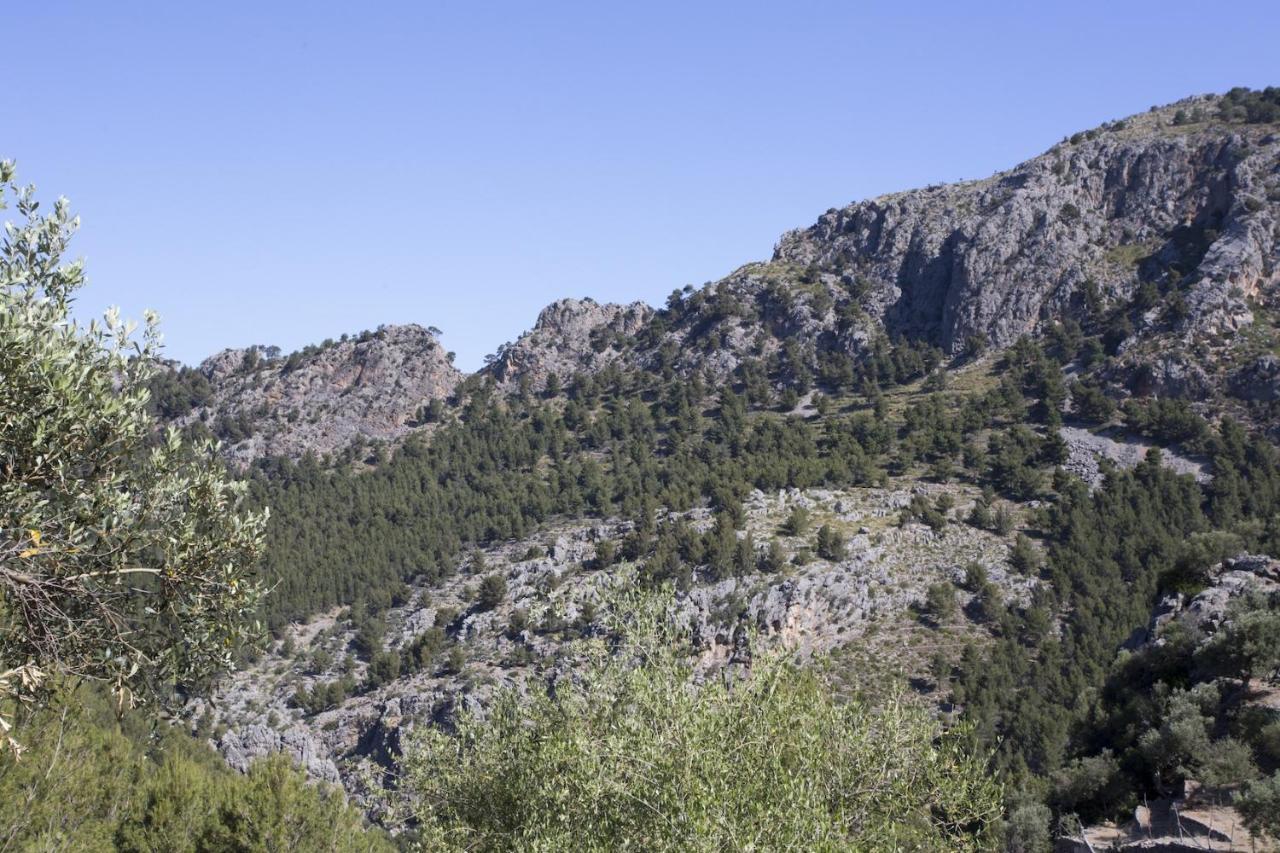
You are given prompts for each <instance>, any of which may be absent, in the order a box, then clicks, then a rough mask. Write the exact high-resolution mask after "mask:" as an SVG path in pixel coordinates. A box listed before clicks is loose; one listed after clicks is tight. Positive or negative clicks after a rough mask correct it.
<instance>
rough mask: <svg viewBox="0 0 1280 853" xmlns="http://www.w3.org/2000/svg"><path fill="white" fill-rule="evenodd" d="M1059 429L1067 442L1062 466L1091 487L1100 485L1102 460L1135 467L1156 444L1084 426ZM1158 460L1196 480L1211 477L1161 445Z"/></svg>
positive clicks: (1200, 466) (1203, 468) (1203, 467)
mask: <svg viewBox="0 0 1280 853" xmlns="http://www.w3.org/2000/svg"><path fill="white" fill-rule="evenodd" d="M1058 433H1059V434H1060V435H1061V436H1062V440H1063V441H1064V442H1066V445H1067V461H1066V462H1065V463H1063V466H1062V467H1063V468H1064V469H1065V470H1066V471H1068V472H1069V473H1072V474H1075V475H1076V476H1077V477H1079V478H1080V479H1082V480H1084V481H1085V482H1086V483H1088V484H1089V485H1090V486H1092V487H1094V488H1096V487H1098V486H1100V485H1102V480H1103V467H1102V466H1103V463H1104V462H1109V463H1111V464H1113V465H1116V466H1117V467H1120V468H1134V467H1136V466H1137V465H1138V463H1140V462H1142V460H1144V459H1145V458H1146V456H1147V451H1149V450H1150V449H1151V448H1152V447H1154V446H1155V445H1153V444H1151V443H1150V442H1147V441H1144V440H1143V439H1141V438H1139V437H1137V436H1133V435H1125V434H1123V433H1096V432H1091V431H1089V430H1087V429H1084V428H1083V427H1074V426H1064V427H1060V428H1059V430H1058ZM1160 461H1161V464H1163V465H1164V466H1165V467H1166V468H1168V469H1169V470H1171V471H1175V472H1177V473H1179V474H1190V475H1191V476H1193V477H1195V478H1196V480H1198V481H1199V482H1202V483H1207V482H1208V481H1209V480H1210V479H1211V475H1210V472H1209V470H1208V467H1207V465H1205V464H1204V463H1201V462H1197V461H1196V460H1194V459H1190V458H1188V457H1186V456H1182V455H1179V454H1178V453H1176V452H1174V451H1173V450H1170V449H1169V448H1163V449H1161V451H1160Z"/></svg>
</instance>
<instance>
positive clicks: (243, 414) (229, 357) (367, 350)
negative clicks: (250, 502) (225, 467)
mask: <svg viewBox="0 0 1280 853" xmlns="http://www.w3.org/2000/svg"><path fill="white" fill-rule="evenodd" d="M199 369H200V371H201V372H202V373H204V375H205V376H206V378H207V379H208V380H209V384H210V386H211V388H212V389H213V396H212V399H211V400H210V401H209V402H208V403H207V404H206V405H204V406H202V407H200V408H198V409H196V410H195V411H193V412H191V413H190V414H188V415H186V416H185V417H184V418H182V419H181V420H180V421H179V425H186V424H190V423H194V422H202V423H204V424H205V425H206V426H208V427H209V428H210V429H211V430H212V431H213V432H214V434H215V435H217V436H218V437H219V438H221V439H222V440H223V443H224V452H225V455H226V457H227V458H228V459H229V460H230V461H232V462H233V463H238V464H244V463H247V462H249V461H251V460H253V459H254V458H257V457H259V456H268V455H272V456H288V457H293V458H298V457H300V456H302V455H303V454H304V453H306V452H311V453H314V454H316V455H317V456H322V455H324V454H327V453H334V452H336V451H339V450H342V449H344V448H346V447H347V446H349V445H350V444H351V443H352V442H353V441H356V440H362V441H382V442H386V441H394V440H396V439H398V438H400V437H401V436H403V435H405V434H406V433H407V432H408V431H409V430H411V429H413V428H414V427H415V426H417V425H418V424H417V421H416V416H417V413H418V412H419V410H420V409H421V408H422V407H423V406H424V405H425V404H427V403H428V402H430V401H431V400H442V399H445V398H447V397H448V396H449V395H450V394H452V393H453V390H454V388H455V387H456V386H457V384H458V383H459V382H460V381H461V380H462V373H460V372H459V371H458V370H457V369H456V368H454V366H453V364H452V362H451V360H450V358H449V357H448V355H447V353H445V351H444V349H443V348H442V347H441V346H440V343H439V342H438V341H437V340H436V337H435V335H434V334H433V333H432V332H431V331H428V330H427V329H424V328H422V327H420V326H412V325H410V326H383V327H382V328H380V329H378V330H377V331H376V332H366V333H364V334H361V335H358V336H356V337H353V338H348V339H344V340H342V341H338V342H332V343H329V344H327V345H325V346H322V347H316V348H310V349H309V350H304V351H303V352H301V353H295V354H293V355H290V356H288V357H281V356H280V355H279V353H278V350H275V349H274V348H261V347H254V348H250V349H247V350H225V351H223V352H221V353H218V354H217V355H215V356H213V357H211V358H209V359H207V360H206V361H205V362H204V363H202V364H201V365H200V368H199Z"/></svg>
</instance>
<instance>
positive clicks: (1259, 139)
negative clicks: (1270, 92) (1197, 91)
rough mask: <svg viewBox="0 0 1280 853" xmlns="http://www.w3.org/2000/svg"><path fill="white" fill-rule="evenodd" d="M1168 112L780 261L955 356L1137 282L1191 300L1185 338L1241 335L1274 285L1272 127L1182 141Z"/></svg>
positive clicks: (900, 202) (843, 220)
mask: <svg viewBox="0 0 1280 853" xmlns="http://www.w3.org/2000/svg"><path fill="white" fill-rule="evenodd" d="M1194 105H1199V106H1202V107H1205V108H1209V109H1211V107H1210V105H1208V104H1201V103H1200V102H1199V101H1198V100H1197V101H1196V102H1195V104H1193V106H1194ZM1175 106H1176V107H1177V108H1179V109H1185V108H1186V107H1187V106H1188V102H1184V103H1183V104H1182V105H1175ZM1172 112H1173V108H1166V109H1165V110H1158V111H1154V112H1152V113H1150V114H1147V115H1141V116H1136V117H1133V118H1131V119H1128V120H1126V121H1124V122H1120V123H1116V124H1113V125H1111V126H1109V127H1104V128H1102V129H1100V130H1099V131H1097V132H1093V133H1091V134H1088V135H1082V138H1080V139H1078V140H1075V141H1066V142H1063V143H1062V144H1060V145H1056V146H1054V147H1053V148H1052V149H1050V150H1049V151H1048V152H1047V153H1045V154H1043V155H1041V156H1040V157H1036V158H1035V159H1032V160H1030V161H1028V162H1026V163H1024V164H1022V165H1020V166H1018V167H1016V168H1014V169H1012V170H1011V171H1009V172H1005V173H1002V174H999V175H996V176H994V177H992V178H989V179H986V180H982V181H973V182H968V183H961V184H955V185H949V186H938V187H931V188H928V189H924V190H916V191H912V192H904V193H897V194H894V195H889V196H884V197H881V198H877V199H872V200H870V201H865V202H859V203H857V204H853V205H850V206H849V207H845V208H842V209H839V210H831V211H828V212H827V213H826V214H825V215H823V216H822V217H821V218H819V220H818V222H817V223H816V224H814V225H813V226H811V227H809V228H807V229H803V230H800V231H794V232H791V233H789V234H787V235H785V236H784V237H783V238H782V240H781V241H780V242H779V244H778V247H777V249H776V250H775V253H774V258H775V260H779V261H788V262H792V263H796V264H803V265H817V266H819V267H824V268H835V269H839V270H841V271H842V272H845V273H847V274H853V275H856V276H858V277H860V278H861V279H862V280H863V281H865V282H866V283H867V285H868V287H869V290H868V293H867V294H866V296H865V298H864V299H863V303H862V304H863V307H864V308H865V309H866V310H867V311H868V313H870V314H872V315H873V316H875V317H877V318H878V319H880V320H881V321H882V322H883V324H884V325H885V327H886V328H887V329H889V330H890V332H891V333H900V334H905V335H909V336H918V337H925V338H928V339H930V340H933V341H935V342H937V344H938V345H940V346H942V347H943V348H944V349H945V350H948V351H950V352H958V351H960V350H961V349H962V348H963V347H964V346H965V342H966V341H967V340H969V339H970V338H974V337H976V338H978V339H981V340H984V341H986V342H988V343H990V344H993V345H995V346H1005V345H1008V344H1010V343H1012V342H1013V341H1014V340H1016V339H1017V338H1018V337H1019V336H1021V335H1023V334H1028V333H1033V332H1035V331H1036V330H1037V329H1038V328H1040V327H1041V326H1042V325H1043V324H1045V323H1046V322H1052V321H1053V320H1056V319H1060V318H1064V317H1068V316H1072V313H1073V311H1074V310H1075V309H1076V307H1078V306H1079V305H1080V304H1081V302H1082V300H1083V297H1084V295H1085V293H1086V290H1087V289H1089V288H1093V287H1095V286H1096V289H1097V290H1096V292H1097V294H1098V295H1100V296H1101V297H1102V298H1103V299H1108V300H1117V299H1124V298H1127V297H1128V296H1129V295H1130V294H1131V293H1132V292H1133V290H1134V289H1135V288H1136V287H1137V286H1138V284H1139V281H1140V280H1141V279H1148V280H1156V279H1158V280H1159V281H1160V283H1161V284H1163V285H1169V284H1171V283H1172V280H1171V276H1178V277H1179V280H1180V282H1181V283H1182V286H1183V287H1184V288H1185V293H1186V295H1185V300H1186V303H1187V306H1186V307H1187V312H1186V315H1185V317H1184V318H1183V319H1181V320H1180V321H1179V323H1180V328H1181V329H1183V330H1196V331H1197V332H1203V333H1209V332H1222V331H1231V330H1235V329H1238V328H1239V327H1241V326H1242V325H1244V324H1247V323H1249V322H1250V320H1251V317H1252V314H1251V311H1250V308H1249V306H1248V304H1247V300H1248V299H1249V298H1251V297H1254V296H1256V295H1257V294H1258V293H1259V292H1260V291H1261V290H1263V289H1268V288H1272V287H1274V285H1275V284H1276V281H1277V279H1276V274H1277V273H1276V270H1277V266H1276V260H1277V240H1276V223H1277V221H1278V217H1277V207H1278V205H1277V202H1276V200H1275V197H1274V196H1275V184H1276V178H1275V175H1274V168H1273V167H1274V163H1275V159H1276V156H1277V153H1280V138H1278V137H1277V136H1276V135H1275V134H1274V133H1272V132H1270V130H1269V128H1267V127H1257V128H1248V127H1231V128H1230V129H1225V128H1223V127H1219V126H1213V125H1203V124H1201V125H1193V126H1191V127H1176V126H1173V125H1172V122H1171V115H1172ZM1151 319H1152V322H1155V320H1156V318H1155V317H1153V318H1151Z"/></svg>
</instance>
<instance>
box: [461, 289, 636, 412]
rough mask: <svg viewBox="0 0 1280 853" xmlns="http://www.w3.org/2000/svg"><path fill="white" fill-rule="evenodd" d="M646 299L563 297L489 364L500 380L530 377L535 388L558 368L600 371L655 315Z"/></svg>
mask: <svg viewBox="0 0 1280 853" xmlns="http://www.w3.org/2000/svg"><path fill="white" fill-rule="evenodd" d="M653 313H654V312H653V309H652V308H651V307H649V306H648V305H646V304H645V303H643V302H632V303H631V304H630V305H617V304H613V303H606V304H601V303H599V302H596V301H595V300H594V299H591V298H590V297H588V298H585V299H559V300H557V301H555V302H552V303H551V304H550V305H548V306H547V307H546V308H544V309H542V311H541V312H540V313H539V314H538V319H537V322H535V323H534V326H533V328H532V329H530V330H529V331H528V332H526V333H525V334H523V335H521V336H520V338H519V339H518V340H516V342H515V343H513V344H508V345H506V346H503V347H501V348H500V349H499V350H498V352H497V353H496V354H495V355H494V356H493V358H492V360H491V361H490V364H489V366H488V367H487V368H486V370H487V371H489V372H490V373H491V374H492V375H493V376H494V378H495V379H497V380H498V382H499V384H500V385H503V386H507V387H510V386H514V385H516V384H518V383H520V382H521V381H522V380H524V381H527V382H528V383H529V385H530V387H531V388H533V389H534V390H542V389H543V388H545V387H546V384H547V378H548V377H549V376H550V374H552V373H554V374H556V375H557V377H558V378H559V379H562V380H563V379H567V378H568V377H569V376H570V375H572V374H573V373H576V372H578V371H586V372H594V371H597V370H600V369H601V368H603V367H604V366H605V365H606V364H609V363H610V362H612V361H613V360H615V359H616V358H617V357H618V355H619V352H620V347H619V346H618V344H620V343H621V342H623V341H624V340H625V339H626V338H628V337H630V336H632V335H634V334H635V333H636V332H638V331H639V330H640V329H641V328H643V327H644V325H645V324H646V323H647V322H648V321H649V320H650V319H651V318H652V316H653Z"/></svg>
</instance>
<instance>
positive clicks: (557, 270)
mask: <svg viewBox="0 0 1280 853" xmlns="http://www.w3.org/2000/svg"><path fill="white" fill-rule="evenodd" d="M3 25H4V28H5V32H6V38H5V63H4V64H5V67H6V71H7V73H6V75H5V84H6V85H5V93H6V94H5V107H4V109H3V111H2V112H0V156H3V157H11V158H15V159H17V160H18V166H19V174H20V177H21V178H22V179H24V180H27V181H34V182H36V184H37V185H38V187H39V188H40V191H41V193H42V194H43V195H44V196H45V197H50V198H51V197H53V196H55V195H59V194H61V195H66V196H68V197H70V198H71V200H72V202H73V204H74V207H75V209H76V210H77V211H78V212H79V213H80V214H81V216H82V218H83V227H82V230H81V233H80V235H79V236H78V237H77V240H76V248H77V251H78V253H79V254H81V255H83V256H84V257H85V258H86V261H87V263H88V272H89V276H90V284H89V286H88V287H87V288H86V289H85V291H84V292H83V295H82V297H81V302H80V312H81V314H82V315H85V316H87V315H90V314H94V315H96V314H97V313H99V312H100V311H101V310H102V309H103V308H105V307H106V306H108V305H120V306H121V307H122V309H123V310H124V312H125V313H126V314H128V315H130V316H138V315H139V314H140V313H141V311H142V309H143V308H147V307H150V308H154V309H156V310H158V311H159V312H160V314H161V317H162V319H163V327H164V330H165V337H166V341H167V349H168V354H169V355H170V356H172V357H175V358H180V359H182V360H184V361H188V362H195V361H198V360H200V359H201V358H203V357H205V356H207V355H209V354H211V353H212V352H214V351H216V350H218V349H221V348H222V347H225V346H243V345H246V344H250V343H274V344H278V345H280V346H282V347H283V348H284V349H285V350H291V349H295V348H297V347H300V346H302V345H304V344H306V343H309V342H314V341H319V340H321V339H323V338H325V337H329V336H335V337H336V336H337V335H339V334H341V333H342V332H355V331H359V330H361V329H365V328H373V327H376V326H377V325H379V324H381V323H399V322H417V323H421V324H423V325H436V326H439V327H441V328H442V329H443V330H444V332H445V336H444V342H445V344H446V345H447V346H448V347H449V348H450V349H452V350H455V351H456V352H457V353H458V363H459V365H460V366H462V367H464V368H468V369H473V368H475V367H477V366H478V365H480V364H481V362H482V359H483V356H484V354H485V353H488V352H491V351H493V350H494V349H495V348H496V347H497V346H498V345H499V344H501V343H502V342H504V341H507V340H512V339H514V338H515V337H516V336H517V335H518V334H519V333H520V332H521V331H522V330H524V329H525V328H527V327H528V326H529V325H531V324H532V322H533V320H534V318H535V317H536V315H537V312H538V310H539V309H540V308H541V307H542V306H544V305H545V304H546V303H548V302H550V301H552V300H553V299H556V298H558V297H561V296H592V297H594V298H596V299H597V300H600V301H631V300H635V299H643V300H646V301H649V302H652V303H661V302H662V301H663V300H664V299H665V298H666V295H667V294H668V293H670V292H671V291H672V290H673V289H675V288H677V287H681V286H683V285H685V284H688V283H692V284H702V283H703V282H705V281H708V280H713V279H715V278H718V277H720V276H722V275H724V274H725V273H727V272H729V271H731V270H732V269H734V268H735V267H737V266H739V265H740V264H742V263H745V262H747V261H750V260H758V259H763V258H767V257H768V256H769V254H770V252H771V250H772V247H773V244H774V241H775V240H776V239H777V237H778V236H779V234H781V233H782V232H783V231H784V230H786V229H788V228H793V227H797V226H803V225H806V224H808V223H810V222H811V221H812V220H814V219H815V218H816V217H817V216H818V215H819V214H820V213H821V212H822V211H824V210H826V209H827V208H829V207H833V206H838V205H843V204H846V203H848V202H850V201H853V200H856V199H859V198H865V197H868V196H874V195H877V194H880V193H883V192H889V191H893V190H897V189H906V188H909V187H913V186H919V185H923V184H928V183H933V182H938V181H951V180H957V179H961V178H974V177H982V176H985V175H989V174H991V173H992V172H994V171H996V170H999V169H1002V168H1006V167H1008V166H1011V165H1013V164H1015V163H1016V162H1018V161H1020V160H1022V159H1025V158H1027V157H1029V156H1032V155H1034V154H1036V153H1038V152H1040V151H1043V150H1044V149H1045V148H1047V147H1048V146H1050V145H1051V144H1053V143H1054V142H1055V141H1057V140H1059V139H1061V138H1062V137H1063V136H1064V135H1066V134H1068V133H1071V132H1073V131H1075V130H1080V129H1084V128H1087V127H1092V126H1094V125H1097V124H1099V123H1101V122H1102V121H1105V120H1108V119H1112V118H1117V117H1120V116H1123V115H1126V114H1130V113H1133V112H1139V111H1142V110H1145V109H1146V108H1147V107H1149V106H1151V105H1152V104H1159V103H1166V102H1168V101H1171V100H1175V99H1177V98H1179V97H1182V96H1184V95H1188V94H1193V93H1202V92H1209V91H1221V90H1225V89H1227V88H1229V87H1230V86H1233V85H1248V86H1254V87H1257V86H1263V85H1268V84H1280V61H1277V59H1276V56H1277V54H1276V44H1277V43H1280V7H1277V6H1276V5H1275V4H1274V3H1261V2H1247V1H1246V2H1236V3H1232V4H1230V5H1229V6H1228V5H1218V6H1215V5H1213V4H1205V3H1203V2H1196V3H1181V2H1160V3H1148V2H1125V3H1116V2H1114V0H1112V2H1106V3H1080V2H1075V3H1071V4H1033V3H1007V4H1002V3H986V4H959V3H924V2H917V3H902V2H899V3H893V4H888V3H883V4H882V3H856V2H846V3H817V2H813V3H810V2H795V3H776V4H764V3H751V2H736V3H694V2H683V3H665V2H647V3H635V4H620V3H618V4H614V3H582V4H570V3H555V2H550V0H548V2H541V3H530V2H523V3H482V2H475V3H449V4H443V3H429V2H416V3H409V2H405V3H399V2H369V3H363V4H356V3H349V2H348V3H341V4H337V3H334V4H329V3H323V2H307V3H301V2H299V3H283V2H279V3H266V2H257V3H240V2H233V1H231V0H228V2H220V3H216V4H213V3H209V4H194V3H133V2H128V0H116V2H112V3H100V2H59V3H44V4H40V3H23V4H18V5H15V6H13V7H11V8H8V9H6V10H5V11H4V13H3Z"/></svg>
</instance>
